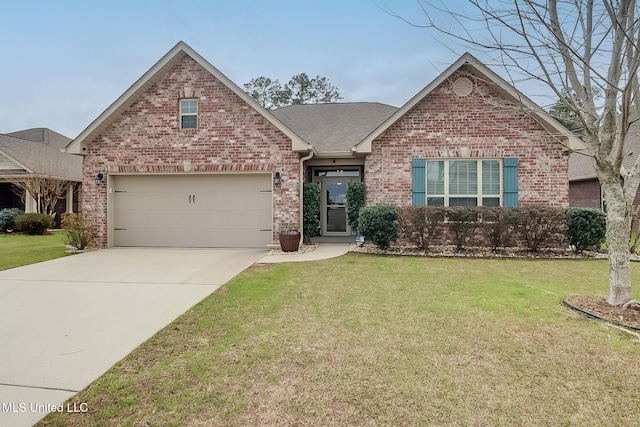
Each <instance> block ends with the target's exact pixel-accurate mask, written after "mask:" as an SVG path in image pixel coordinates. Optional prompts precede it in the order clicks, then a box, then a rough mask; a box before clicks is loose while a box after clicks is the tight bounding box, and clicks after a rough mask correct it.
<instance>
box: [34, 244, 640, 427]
mask: <svg viewBox="0 0 640 427" xmlns="http://www.w3.org/2000/svg"><path fill="white" fill-rule="evenodd" d="M632 270H633V279H634V282H635V283H638V279H640V264H636V263H634V264H633V265H632ZM607 280H608V273H607V261H594V260H581V261H579V260H572V261H567V260H564V261H539V260H538V261H536V260H500V259H488V260H479V259H436V258H410V257H385V256H375V255H364V254H348V255H346V256H343V257H340V258H336V259H332V260H325V261H319V262H309V263H290V264H279V265H274V266H257V267H254V268H251V269H248V270H247V271H245V272H244V273H243V274H241V275H240V276H238V277H237V278H235V279H234V280H232V281H231V282H229V283H228V284H227V285H226V286H224V287H222V288H221V289H219V290H218V291H217V292H215V293H214V294H212V295H211V296H210V297H209V298H207V299H206V300H204V301H203V302H202V303H200V304H198V305H197V306H196V307H194V308H193V309H192V310H190V311H188V312H187V313H185V314H184V315H183V316H181V317H180V318H179V319H178V320H176V321H175V322H174V323H172V324H170V325H169V326H167V327H166V328H165V329H163V330H162V331H160V332H159V333H158V334H157V335H155V336H154V337H153V338H151V339H150V340H149V341H147V342H145V343H144V344H142V345H141V346H140V347H139V348H138V349H136V350H135V351H134V352H133V353H131V354H130V355H129V356H128V357H126V358H125V359H124V360H123V361H121V362H119V363H118V364H117V365H116V366H114V367H113V368H112V369H111V370H109V371H108V372H107V373H106V374H105V375H104V376H103V377H101V378H100V379H99V380H97V381H96V382H95V383H94V384H92V386H91V387H89V389H87V390H85V391H83V392H81V393H79V394H78V395H77V396H76V397H75V398H73V399H72V402H74V403H76V404H77V405H78V406H80V405H81V404H86V408H88V410H89V411H88V412H87V413H86V414H78V413H75V414H74V413H72V414H65V413H62V414H60V413H54V414H50V415H49V416H47V417H46V418H45V419H44V420H43V421H42V422H41V423H40V424H39V425H55V426H59V425H68V426H85V425H119V426H120V425H125V426H126V425H129V426H133V425H158V426H159V425H163V426H170V425H174V426H194V425H202V426H205V425H206V426H247V425H256V426H257V425H260V426H264V425H337V426H343V425H345V426H346V425H398V426H400V425H425V426H433V425H436V426H437V425H443V426H444V425H446V426H467V425H491V426H493V425H503V426H507V425H509V426H510V425H549V426H555V425H590V426H598V425H601V426H626V425H637V423H638V420H640V405H638V402H639V401H640V387H639V386H638V385H639V384H640V370H639V369H638V366H640V343H639V342H638V340H637V339H636V338H634V337H632V336H630V335H627V334H624V333H622V332H620V331H619V330H617V329H613V328H610V327H607V326H605V325H603V324H602V323H598V322H595V321H592V320H588V319H586V318H584V317H582V316H580V315H578V314H576V313H575V312H573V311H570V310H568V309H567V308H565V307H564V306H563V305H562V304H561V301H562V297H563V296H564V295H566V294H569V293H577V294H583V295H602V296H605V295H606V292H607V289H608V282H607Z"/></svg>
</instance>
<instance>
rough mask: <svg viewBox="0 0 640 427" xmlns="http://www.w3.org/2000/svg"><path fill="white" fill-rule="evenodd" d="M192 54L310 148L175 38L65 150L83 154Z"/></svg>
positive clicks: (297, 147) (303, 146) (302, 147)
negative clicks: (161, 55)
mask: <svg viewBox="0 0 640 427" xmlns="http://www.w3.org/2000/svg"><path fill="white" fill-rule="evenodd" d="M185 55H186V56H189V57H191V58H192V59H193V60H194V61H196V62H197V63H198V64H200V65H201V66H202V67H203V68H204V69H206V70H207V71H208V72H210V73H211V74H212V75H213V76H214V77H215V78H217V79H218V80H220V81H221V82H222V83H223V84H224V85H225V86H227V87H228V88H229V89H230V90H231V91H232V92H234V93H235V94H236V95H238V96H239V97H240V98H242V99H243V100H244V101H245V102H246V103H248V104H249V105H251V106H252V107H253V108H254V109H255V110H256V111H258V112H259V113H260V114H261V115H262V116H264V118H265V119H267V120H268V121H269V122H271V123H272V124H273V125H274V126H275V127H277V128H278V129H279V130H280V131H282V132H283V133H284V134H285V135H287V136H288V137H289V138H290V139H291V141H292V149H293V150H294V151H309V150H311V149H312V148H313V147H311V146H310V145H308V144H307V143H306V142H305V141H304V140H302V138H300V137H299V136H298V135H296V134H295V133H294V132H293V131H292V130H291V129H289V128H288V127H287V126H285V125H284V124H283V123H282V122H281V121H280V120H278V119H277V118H276V117H275V116H274V115H273V114H271V112H270V111H268V110H267V109H265V108H264V107H262V106H261V105H260V104H258V102H257V101H256V100H255V99H253V98H252V97H251V96H250V95H248V94H247V93H246V92H245V91H243V90H242V89H240V88H239V87H238V86H237V85H236V84H235V83H233V82H232V81H231V80H230V79H229V78H228V77H227V76H225V75H224V74H222V72H220V70H218V69H217V68H216V67H214V66H213V65H211V64H210V63H209V62H208V61H207V60H206V59H204V58H203V57H202V56H200V55H199V54H198V53H197V52H196V51H194V50H193V49H192V48H191V47H189V46H188V45H187V44H186V43H184V42H182V41H181V42H178V44H176V45H175V46H174V47H173V48H172V49H171V50H170V51H169V52H167V54H166V55H164V56H163V57H162V58H161V59H160V60H159V61H158V62H156V64H155V65H153V66H152V67H151V69H149V71H147V72H146V73H144V75H143V76H142V77H141V78H140V79H138V81H136V82H135V83H134V84H133V85H132V86H131V87H130V88H129V89H127V90H126V91H125V92H124V93H123V94H122V95H121V96H120V97H119V98H118V99H117V100H116V101H115V102H114V103H113V104H111V105H110V106H109V107H108V108H107V109H106V110H105V111H104V112H103V113H102V114H100V116H98V118H97V119H95V120H94V121H93V122H92V123H91V124H90V125H89V126H88V127H87V128H86V129H85V130H83V131H82V132H81V133H80V135H78V137H76V139H74V140H73V141H71V142H70V143H69V145H67V147H66V148H65V151H66V152H67V153H72V154H86V150H87V146H88V145H90V144H91V142H92V141H93V140H94V139H95V138H96V137H97V136H98V135H100V134H101V133H102V132H103V131H104V130H105V129H106V128H107V127H109V126H110V125H111V124H112V123H113V122H115V121H116V120H117V119H118V118H120V117H121V116H122V114H123V113H124V112H125V111H126V110H127V109H128V108H129V107H130V106H131V105H132V104H133V103H134V102H135V101H137V100H138V99H139V98H141V97H142V95H143V94H144V93H145V91H146V90H147V89H148V88H149V87H150V86H152V85H153V84H155V83H156V82H157V81H159V80H160V79H161V78H162V77H163V76H164V75H165V74H166V73H167V72H168V71H169V70H170V69H171V67H172V66H173V65H174V64H176V63H177V62H179V61H180V60H182V59H183V58H184V56H185Z"/></svg>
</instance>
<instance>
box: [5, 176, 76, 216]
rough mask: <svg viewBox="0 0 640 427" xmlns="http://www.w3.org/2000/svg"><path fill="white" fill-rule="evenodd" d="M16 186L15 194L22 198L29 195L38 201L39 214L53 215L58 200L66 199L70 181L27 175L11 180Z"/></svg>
mask: <svg viewBox="0 0 640 427" xmlns="http://www.w3.org/2000/svg"><path fill="white" fill-rule="evenodd" d="M9 182H11V183H12V184H13V185H14V192H16V194H18V195H19V196H20V197H22V199H23V201H24V200H25V199H26V197H27V195H29V196H31V197H33V199H35V200H36V202H37V203H36V206H37V209H38V212H39V213H45V214H47V215H53V214H54V213H55V207H56V203H58V200H60V199H62V198H64V197H66V194H67V188H68V187H69V181H65V180H62V179H59V178H54V177H50V176H34V175H25V176H24V177H20V178H18V177H15V178H10V179H9Z"/></svg>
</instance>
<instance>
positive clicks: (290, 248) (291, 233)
mask: <svg viewBox="0 0 640 427" xmlns="http://www.w3.org/2000/svg"><path fill="white" fill-rule="evenodd" d="M278 239H279V240H280V248H281V249H282V252H296V251H297V250H298V247H300V230H298V228H297V227H293V226H290V225H284V226H282V228H280V234H279V236H278Z"/></svg>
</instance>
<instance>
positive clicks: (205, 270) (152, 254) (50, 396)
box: [0, 248, 266, 426]
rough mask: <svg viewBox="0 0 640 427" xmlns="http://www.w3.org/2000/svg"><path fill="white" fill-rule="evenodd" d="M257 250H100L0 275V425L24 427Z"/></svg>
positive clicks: (232, 273)
mask: <svg viewBox="0 0 640 427" xmlns="http://www.w3.org/2000/svg"><path fill="white" fill-rule="evenodd" d="M265 253H266V250H263V249H193V250H191V249H146V248H144V249H129V248H127V249H124V248H122V249H106V250H100V251H95V252H89V253H85V254H79V255H74V256H70V257H65V258H60V259H57V260H53V261H47V262H43V263H39V264H33V265H29V266H25V267H19V268H14V269H11V270H6V271H0V405H1V406H0V426H4V425H11V426H30V425H32V424H34V423H35V422H37V421H38V420H39V419H41V418H42V417H44V416H45V415H46V414H47V413H48V412H52V411H53V410H56V409H63V410H65V411H66V410H70V411H73V410H86V409H90V408H84V407H83V408H79V407H78V408H56V407H57V405H60V404H62V403H63V402H64V401H65V400H66V399H67V398H69V397H71V396H73V395H74V394H75V393H76V392H78V391H80V390H82V389H83V388H85V387H86V386H88V385H89V384H90V383H91V382H92V381H93V380H95V379H96V378H98V377H99V376H100V375H102V374H103V373H104V372H105V371H107V370H108V369H109V368H110V367H111V366H112V365H113V364H114V363H116V362H117V361H118V360H120V359H122V358H123V357H124V356H126V355H127V354H128V353H130V352H131V351H132V350H133V349H134V348H136V347H137V346H138V345H140V344H141V343H142V342H144V341H145V340H147V339H148V338H149V337H151V336H152V335H153V334H154V333H156V332H157V331H158V330H160V329H162V328H163V327H164V326H166V325H167V324H168V323H170V322H171V321H172V320H174V319H175V318H176V317H178V316H179V315H180V314H182V313H184V312H185V311H187V310H188V309H189V308H191V307H192V306H193V305H195V304H196V303H198V302H199V301H201V300H202V299H204V298H205V297H206V296H208V295H209V294H211V293H212V292H213V291H215V290H216V289H217V288H219V287H220V286H221V285H223V284H224V283H225V282H227V281H228V280H229V279H231V278H232V277H234V276H235V275H237V274H238V273H240V272H241V271H242V270H244V269H245V268H247V267H249V266H250V265H251V264H253V263H254V262H256V261H257V260H259V259H260V258H262V257H263V256H264V255H265Z"/></svg>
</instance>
